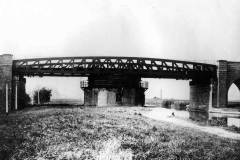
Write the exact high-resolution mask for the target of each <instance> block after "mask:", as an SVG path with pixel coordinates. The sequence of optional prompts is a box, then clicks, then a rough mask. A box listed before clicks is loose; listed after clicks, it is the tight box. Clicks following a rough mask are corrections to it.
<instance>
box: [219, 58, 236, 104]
mask: <svg viewBox="0 0 240 160" xmlns="http://www.w3.org/2000/svg"><path fill="white" fill-rule="evenodd" d="M217 75H218V92H217V93H218V94H217V107H218V108H225V107H227V104H228V90H229V87H230V86H231V85H232V84H233V83H234V84H236V86H237V87H238V88H240V62H230V61H224V60H220V61H218V72H217Z"/></svg>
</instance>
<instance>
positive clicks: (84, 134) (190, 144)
mask: <svg viewBox="0 0 240 160" xmlns="http://www.w3.org/2000/svg"><path fill="white" fill-rule="evenodd" d="M141 111H142V108H111V107H109V108H85V109H79V108H62V107H61V108H43V109H39V108H38V109H34V108H33V109H30V110H26V111H21V112H18V113H13V114H10V115H9V116H8V117H1V118H0V143H1V144H2V147H1V148H0V159H1V160H2V159H12V160H14V159H38V160H45V159H58V160H66V159H68V160H74V159H76V160H77V159H96V160H110V159H112V160H113V159H114V160H118V159H119V160H120V159H125V160H131V159H238V158H239V157H240V153H239V150H240V142H239V141H233V140H230V139H225V138H220V137H216V136H213V135H210V134H207V133H203V132H200V131H196V130H193V129H188V128H181V127H177V126H175V125H171V124H168V123H164V122H156V121H153V120H150V119H147V118H145V117H144V116H142V114H141Z"/></svg>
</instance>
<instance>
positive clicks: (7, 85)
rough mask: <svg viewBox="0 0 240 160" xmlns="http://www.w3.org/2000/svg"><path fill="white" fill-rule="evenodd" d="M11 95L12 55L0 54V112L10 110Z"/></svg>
mask: <svg viewBox="0 0 240 160" xmlns="http://www.w3.org/2000/svg"><path fill="white" fill-rule="evenodd" d="M11 96H12V55H10V54H4V55H0V112H1V113H8V112H9V111H10V110H11V105H12V101H11Z"/></svg>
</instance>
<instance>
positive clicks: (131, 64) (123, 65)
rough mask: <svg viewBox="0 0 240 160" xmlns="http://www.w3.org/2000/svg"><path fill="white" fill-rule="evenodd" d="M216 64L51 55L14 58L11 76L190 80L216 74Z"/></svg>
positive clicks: (155, 59) (213, 76)
mask: <svg viewBox="0 0 240 160" xmlns="http://www.w3.org/2000/svg"><path fill="white" fill-rule="evenodd" d="M216 70H217V66H216V65H212V64H205V63H196V62H188V61H178V60H169V59H157V58H143V57H106V56H104V57H99V56H98V57H91V56H87V57H52V58H33V59H20V60H14V61H13V73H14V75H23V76H88V75H91V74H131V75H138V76H141V77H144V78H175V79H192V78H194V77H202V76H203V77H206V78H209V77H210V78H215V77H216Z"/></svg>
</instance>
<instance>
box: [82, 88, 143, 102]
mask: <svg viewBox="0 0 240 160" xmlns="http://www.w3.org/2000/svg"><path fill="white" fill-rule="evenodd" d="M144 91H145V90H144V89H138V88H122V89H114V88H85V89H84V105H86V106H136V105H139V106H143V105H144V102H145V95H144Z"/></svg>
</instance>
